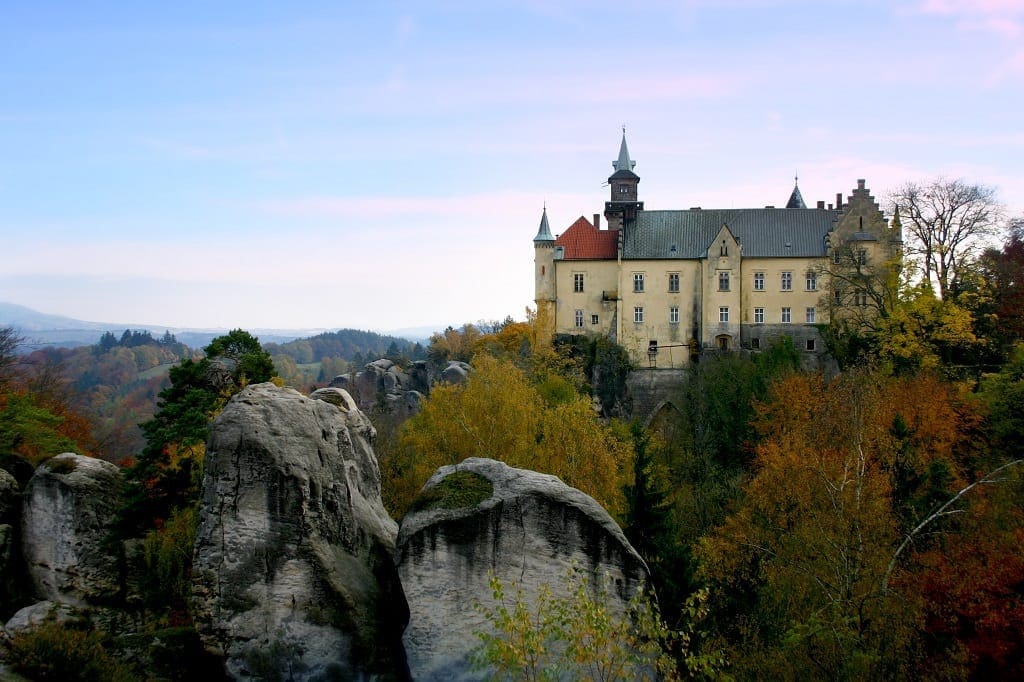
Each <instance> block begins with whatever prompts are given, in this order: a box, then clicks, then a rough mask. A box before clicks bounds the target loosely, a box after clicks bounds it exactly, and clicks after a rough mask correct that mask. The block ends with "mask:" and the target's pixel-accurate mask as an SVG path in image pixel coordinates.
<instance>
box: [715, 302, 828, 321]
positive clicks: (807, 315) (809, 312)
mask: <svg viewBox="0 0 1024 682" xmlns="http://www.w3.org/2000/svg"><path fill="white" fill-rule="evenodd" d="M719 314H721V313H719ZM817 318H818V314H817V310H816V309H815V308H814V306H808V307H807V308H804V322H805V323H807V324H814V323H815V322H816V321H817ZM780 319H781V321H782V323H783V324H789V323H791V322H792V321H793V309H792V308H790V307H788V306H784V307H783V308H782V314H781V315H780ZM726 321H728V320H726ZM754 324H764V308H754Z"/></svg>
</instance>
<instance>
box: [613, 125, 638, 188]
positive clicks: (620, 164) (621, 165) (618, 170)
mask: <svg viewBox="0 0 1024 682" xmlns="http://www.w3.org/2000/svg"><path fill="white" fill-rule="evenodd" d="M612 168H614V169H615V172H614V173H612V176H611V178H608V179H609V180H611V179H612V178H639V176H638V175H637V174H636V173H634V172H633V169H634V168H636V161H633V160H632V159H630V158H629V147H627V146H626V129H625V128H623V129H622V144H621V145H619V158H618V160H616V161H612Z"/></svg>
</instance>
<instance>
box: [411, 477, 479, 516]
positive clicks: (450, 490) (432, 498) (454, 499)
mask: <svg viewBox="0 0 1024 682" xmlns="http://www.w3.org/2000/svg"><path fill="white" fill-rule="evenodd" d="M493 494H494V486H493V485H491V482H490V481H489V480H487V479H486V478H485V477H483V476H481V475H480V474H476V473H473V472H472V471H456V472H455V473H453V474H449V475H448V476H446V477H445V478H444V479H442V480H441V482H440V483H438V484H437V485H435V486H434V487H433V488H431V489H429V490H425V491H423V492H422V493H420V494H419V496H418V497H417V498H416V499H415V500H413V503H412V508H411V509H410V511H414V512H417V511H428V510H431V509H462V508H464V507H473V506H476V505H478V504H480V503H481V502H483V501H484V500H487V499H489V498H490V497H491V495H493Z"/></svg>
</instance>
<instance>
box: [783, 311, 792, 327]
mask: <svg viewBox="0 0 1024 682" xmlns="http://www.w3.org/2000/svg"><path fill="white" fill-rule="evenodd" d="M782 321H783V322H784V323H786V324H788V323H790V322H792V321H793V309H792V308H783V309H782Z"/></svg>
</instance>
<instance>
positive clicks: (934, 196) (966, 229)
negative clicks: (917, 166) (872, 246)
mask: <svg viewBox="0 0 1024 682" xmlns="http://www.w3.org/2000/svg"><path fill="white" fill-rule="evenodd" d="M889 201H890V203H891V204H892V206H893V208H894V209H896V208H898V209H899V211H900V215H901V216H902V218H903V225H904V228H905V231H906V233H907V235H908V237H909V239H908V240H907V253H909V254H913V255H916V256H917V257H918V258H919V259H920V266H921V269H922V274H923V278H924V281H925V282H927V283H931V284H934V285H936V286H938V294H939V297H940V298H943V299H945V298H946V297H947V295H948V294H950V293H951V292H952V291H954V290H955V288H956V283H957V280H958V279H959V278H960V275H961V272H962V270H963V268H964V267H965V265H966V264H967V263H969V262H970V261H971V260H973V259H974V257H975V256H976V255H977V253H978V251H979V249H981V248H983V247H984V246H985V242H986V240H988V239H990V238H991V237H993V236H995V235H996V234H998V233H999V230H1000V221H1001V220H1002V217H1003V207H1002V205H1001V204H1000V203H999V201H998V199H997V198H996V191H995V189H994V188H992V187H987V186H985V185H975V184H969V183H967V182H965V181H964V180H961V179H958V180H949V179H947V178H941V177H940V178H936V179H934V180H930V181H928V182H924V183H920V182H909V183H907V184H905V185H903V186H902V187H899V188H898V189H896V190H895V191H894V192H893V193H892V194H891V195H890V197H889Z"/></svg>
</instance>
